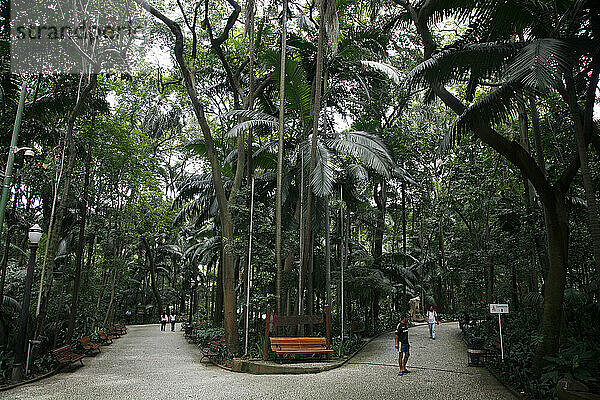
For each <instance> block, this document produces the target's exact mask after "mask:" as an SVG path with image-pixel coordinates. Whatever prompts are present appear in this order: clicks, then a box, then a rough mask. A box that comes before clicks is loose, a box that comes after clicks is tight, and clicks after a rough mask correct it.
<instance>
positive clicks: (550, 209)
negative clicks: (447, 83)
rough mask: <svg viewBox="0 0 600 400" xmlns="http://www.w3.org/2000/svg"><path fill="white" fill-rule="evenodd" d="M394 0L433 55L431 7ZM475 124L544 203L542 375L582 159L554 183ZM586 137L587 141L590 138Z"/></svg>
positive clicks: (452, 100) (454, 105)
mask: <svg viewBox="0 0 600 400" xmlns="http://www.w3.org/2000/svg"><path fill="white" fill-rule="evenodd" d="M394 1H395V2H396V3H398V4H400V5H401V6H402V7H404V8H405V9H406V11H407V12H408V13H409V14H410V17H411V19H412V20H413V22H414V23H415V26H416V28H417V31H418V33H419V34H420V36H421V39H422V41H423V45H424V56H425V58H426V59H427V58H430V57H431V56H432V54H433V52H434V50H435V49H436V44H435V42H434V40H433V37H432V35H431V32H430V30H429V28H428V26H427V23H426V21H427V13H429V12H430V11H429V10H427V9H425V8H423V9H421V10H419V11H417V10H415V9H414V8H413V7H412V6H411V5H410V4H409V3H408V2H407V1H405V0H394ZM431 88H432V90H433V91H434V93H435V94H436V96H437V97H438V98H439V99H440V100H442V101H443V102H444V103H445V104H446V106H448V107H449V108H450V109H452V110H453V111H454V112H455V113H456V114H458V115H460V114H462V113H463V112H464V110H465V109H466V107H465V105H464V104H462V102H460V100H458V99H457V98H456V97H455V96H454V95H452V94H451V93H450V92H448V90H446V89H445V88H444V87H442V86H439V85H435V84H432V85H431ZM594 90H595V88H594ZM471 128H472V130H473V132H474V133H475V135H476V136H477V137H478V138H480V139H481V140H482V141H483V142H485V143H486V144H487V145H489V146H490V147H491V148H493V149H494V150H495V151H497V152H498V153H499V154H501V155H502V156H504V157H505V158H506V159H507V160H508V161H510V162H512V163H513V164H515V165H516V166H517V167H518V168H519V169H520V170H521V171H522V172H523V174H524V175H525V176H526V177H527V179H528V180H529V181H530V182H531V183H532V185H533V186H534V188H535V190H536V191H537V193H538V195H539V196H540V199H541V201H542V204H543V206H544V211H545V222H546V229H547V232H548V248H549V253H550V254H549V255H550V257H549V261H550V263H549V264H550V265H549V269H548V275H547V279H546V283H545V291H544V312H543V316H542V331H541V335H542V340H541V342H540V343H539V345H538V348H537V350H536V354H535V357H534V360H533V371H534V374H535V375H536V376H538V377H539V376H540V374H541V372H542V370H543V366H544V365H545V364H546V363H547V361H546V360H545V358H544V357H546V356H550V355H553V354H555V353H556V352H557V350H558V345H559V338H560V334H561V315H562V306H563V297H564V288H565V284H566V269H567V260H568V250H569V248H568V245H569V226H568V221H569V220H568V214H567V211H566V207H565V193H566V192H567V190H568V188H569V186H570V184H571V182H572V181H573V178H574V177H575V175H576V173H577V170H578V169H579V159H576V160H573V161H572V162H571V164H570V165H569V167H568V168H567V169H566V170H565V171H564V172H563V174H562V175H561V176H560V178H559V179H558V181H557V182H556V183H555V184H551V183H550V182H549V181H548V179H547V178H546V176H545V174H544V171H543V168H540V166H538V165H537V163H536V162H535V160H534V159H533V157H531V155H530V154H529V153H528V152H526V151H525V150H524V149H523V147H521V146H520V145H519V144H517V143H515V142H513V141H509V140H507V139H506V138H504V137H503V136H502V135H500V134H498V132H496V131H495V130H493V129H492V128H491V127H490V126H489V124H487V123H485V122H484V121H481V120H476V121H474V123H473V125H472V127H471ZM585 140H586V141H587V140H588V138H585ZM590 140H591V138H590Z"/></svg>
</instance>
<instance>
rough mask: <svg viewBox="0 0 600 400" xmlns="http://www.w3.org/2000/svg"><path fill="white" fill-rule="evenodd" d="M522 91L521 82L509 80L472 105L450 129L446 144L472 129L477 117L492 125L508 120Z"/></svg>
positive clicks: (458, 138) (450, 143) (451, 142)
mask: <svg viewBox="0 0 600 400" xmlns="http://www.w3.org/2000/svg"><path fill="white" fill-rule="evenodd" d="M522 93H523V88H522V86H521V85H520V84H519V82H509V83H507V84H505V85H503V86H501V87H499V88H498V89H496V90H494V91H493V92H491V93H490V94H488V95H487V96H485V97H484V98H483V99H481V100H479V101H478V102H476V103H474V104H472V105H470V106H469V107H468V108H467V109H466V110H465V112H464V113H463V114H462V115H461V116H460V117H459V118H458V120H457V121H456V122H455V124H454V125H453V126H452V128H451V129H450V138H449V140H445V141H444V142H445V143H446V146H447V147H448V145H452V144H454V143H456V142H457V141H458V140H460V137H461V135H463V134H465V133H466V132H467V131H468V130H469V129H471V127H472V125H473V123H474V122H475V120H476V119H477V120H481V121H484V122H487V123H489V124H490V125H498V124H500V123H502V122H505V121H506V120H508V118H509V117H510V116H511V115H513V114H514V113H515V112H516V111H515V107H514V102H515V101H516V99H517V97H518V96H519V95H521V94H522Z"/></svg>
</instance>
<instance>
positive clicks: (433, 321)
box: [427, 305, 440, 339]
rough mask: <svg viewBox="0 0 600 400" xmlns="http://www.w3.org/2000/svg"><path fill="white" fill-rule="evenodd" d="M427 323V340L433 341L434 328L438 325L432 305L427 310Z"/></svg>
mask: <svg viewBox="0 0 600 400" xmlns="http://www.w3.org/2000/svg"><path fill="white" fill-rule="evenodd" d="M427 322H428V323H429V338H430V339H435V326H436V325H439V324H440V322H439V321H438V315H437V312H436V311H435V310H434V309H433V305H430V306H429V310H427Z"/></svg>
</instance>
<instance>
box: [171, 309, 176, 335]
mask: <svg viewBox="0 0 600 400" xmlns="http://www.w3.org/2000/svg"><path fill="white" fill-rule="evenodd" d="M169 321H170V322H171V332H174V331H175V321H177V316H176V315H175V313H174V312H173V311H171V315H170V316H169Z"/></svg>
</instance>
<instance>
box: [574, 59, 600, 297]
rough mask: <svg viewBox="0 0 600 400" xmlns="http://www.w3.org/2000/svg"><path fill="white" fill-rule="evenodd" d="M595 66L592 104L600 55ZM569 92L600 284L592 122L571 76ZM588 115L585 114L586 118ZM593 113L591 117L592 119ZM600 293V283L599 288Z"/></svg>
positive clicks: (599, 242)
mask: <svg viewBox="0 0 600 400" xmlns="http://www.w3.org/2000/svg"><path fill="white" fill-rule="evenodd" d="M592 65H595V68H594V69H593V70H592V71H593V72H592V77H591V79H590V85H591V88H592V96H591V100H588V102H589V103H590V104H591V105H592V107H593V104H594V103H595V101H594V100H595V92H596V88H597V86H598V74H599V73H600V57H598V56H596V57H595V60H594V61H593V62H592ZM566 82H567V93H568V98H569V103H570V104H569V106H570V108H571V117H572V119H573V121H575V139H576V140H577V153H578V154H579V163H580V165H581V174H582V175H583V188H584V191H585V200H586V202H587V211H588V226H589V230H590V236H591V237H592V254H593V256H594V265H595V267H596V280H597V282H598V283H599V284H600V216H599V215H598V204H597V202H596V189H595V188H594V183H593V182H592V176H591V173H590V165H589V158H588V154H587V148H588V141H587V140H586V130H591V129H592V123H591V122H589V123H586V122H587V121H582V118H581V113H580V110H579V107H578V105H577V94H576V92H575V82H574V80H573V79H572V78H571V77H569V78H567V79H566ZM587 113H589V114H592V113H593V108H592V109H591V110H587ZM586 117H587V116H584V118H586ZM591 118H592V117H591V115H590V116H589V119H591ZM597 292H598V293H600V285H599V288H598V289H597Z"/></svg>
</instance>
